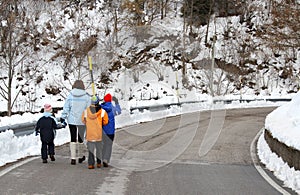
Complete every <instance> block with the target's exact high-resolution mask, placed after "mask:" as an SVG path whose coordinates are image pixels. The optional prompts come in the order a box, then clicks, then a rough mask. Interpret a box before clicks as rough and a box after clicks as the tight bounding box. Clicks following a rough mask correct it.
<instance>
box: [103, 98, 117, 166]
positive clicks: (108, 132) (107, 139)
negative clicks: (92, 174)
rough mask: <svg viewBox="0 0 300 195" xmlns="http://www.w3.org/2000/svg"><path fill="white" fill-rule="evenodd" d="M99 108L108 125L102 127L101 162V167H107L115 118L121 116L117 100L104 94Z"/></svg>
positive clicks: (113, 135) (113, 136)
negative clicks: (104, 114)
mask: <svg viewBox="0 0 300 195" xmlns="http://www.w3.org/2000/svg"><path fill="white" fill-rule="evenodd" d="M112 99H113V100H114V102H115V106H114V105H113V104H112ZM101 107H102V108H103V109H104V110H105V111H106V112H107V114H108V124H107V125H104V126H103V135H102V140H103V150H102V161H103V166H104V167H108V163H109V162H110V157H111V152H112V144H113V141H114V138H115V116H116V115H119V114H121V107H120V105H119V102H118V99H117V98H115V97H112V96H111V94H109V93H108V94H106V95H105V96H104V103H102V104H101Z"/></svg>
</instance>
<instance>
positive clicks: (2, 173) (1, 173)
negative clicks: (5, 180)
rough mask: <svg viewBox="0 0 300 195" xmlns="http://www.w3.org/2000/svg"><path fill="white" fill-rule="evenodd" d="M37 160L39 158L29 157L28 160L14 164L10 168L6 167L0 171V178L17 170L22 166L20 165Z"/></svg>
mask: <svg viewBox="0 0 300 195" xmlns="http://www.w3.org/2000/svg"><path fill="white" fill-rule="evenodd" d="M37 158H39V157H38V156H36V157H30V158H28V159H26V160H23V161H20V162H18V163H16V164H14V165H12V166H9V167H7V168H6V169H4V170H2V171H0V177H2V176H3V175H5V174H7V173H8V172H10V171H12V170H13V169H15V168H18V167H19V166H22V165H24V164H26V163H28V162H30V161H33V160H35V159H37Z"/></svg>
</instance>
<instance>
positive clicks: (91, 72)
mask: <svg viewBox="0 0 300 195" xmlns="http://www.w3.org/2000/svg"><path fill="white" fill-rule="evenodd" d="M88 62H89V68H90V74H91V80H92V92H93V96H94V95H95V94H96V91H95V83H94V78H93V63H92V57H91V56H88Z"/></svg>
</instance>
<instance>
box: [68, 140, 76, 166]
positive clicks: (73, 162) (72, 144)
mask: <svg viewBox="0 0 300 195" xmlns="http://www.w3.org/2000/svg"><path fill="white" fill-rule="evenodd" d="M76 145H77V144H76V142H70V152H71V165H76Z"/></svg>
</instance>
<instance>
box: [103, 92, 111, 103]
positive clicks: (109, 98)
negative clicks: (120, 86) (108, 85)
mask: <svg viewBox="0 0 300 195" xmlns="http://www.w3.org/2000/svg"><path fill="white" fill-rule="evenodd" d="M111 100H112V96H111V95H110V93H108V94H106V95H105V96H104V101H105V102H111Z"/></svg>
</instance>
